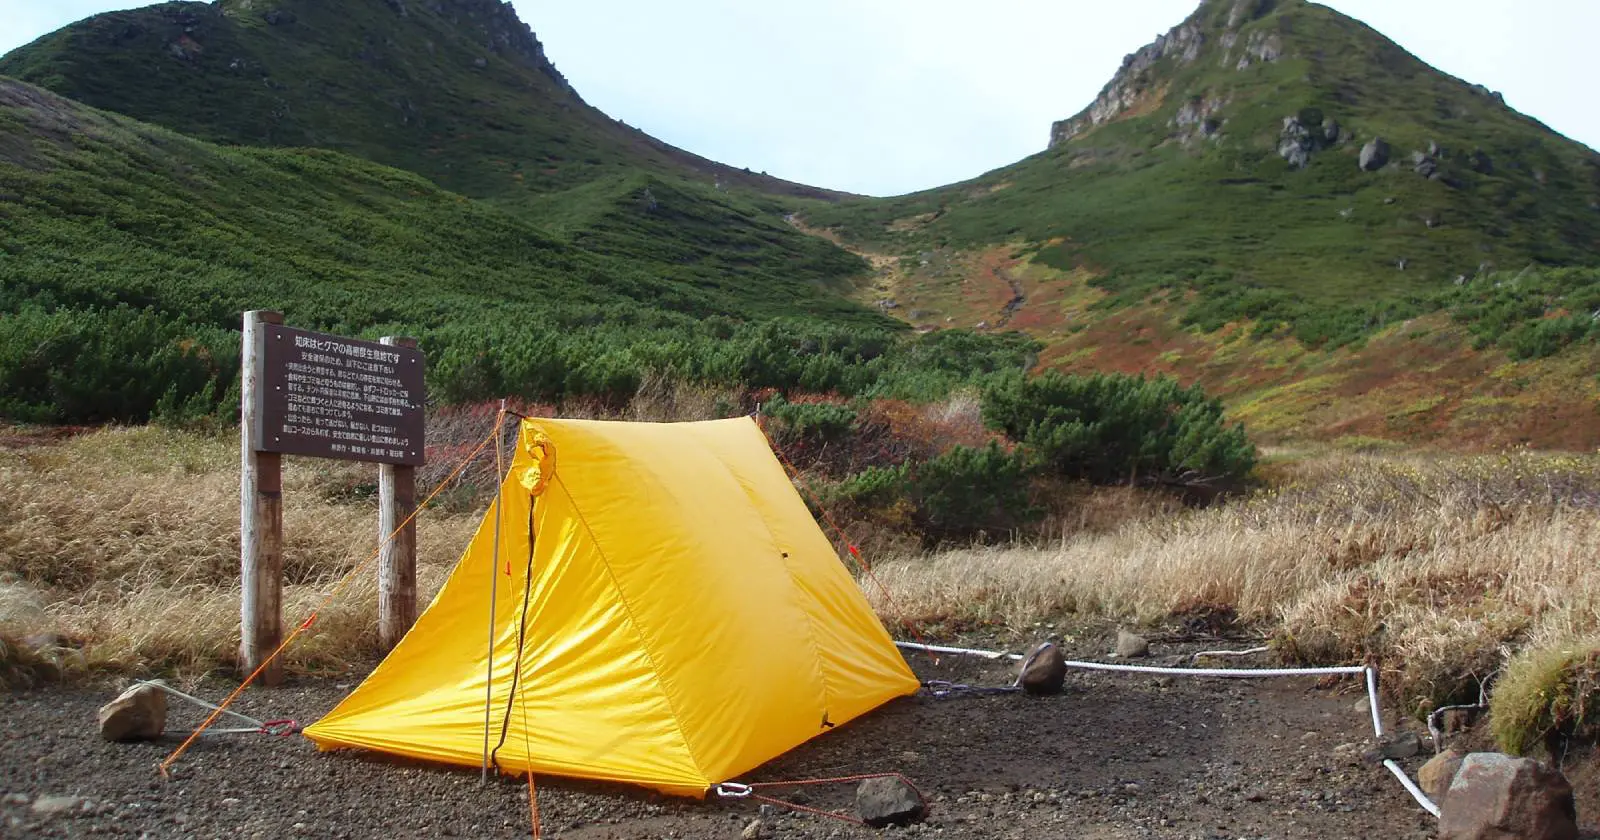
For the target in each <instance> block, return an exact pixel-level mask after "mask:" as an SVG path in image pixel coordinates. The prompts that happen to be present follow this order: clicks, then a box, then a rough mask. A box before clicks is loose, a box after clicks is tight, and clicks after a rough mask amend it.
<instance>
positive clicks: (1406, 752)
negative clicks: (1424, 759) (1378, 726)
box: [1378, 732, 1422, 758]
mask: <svg viewBox="0 0 1600 840" xmlns="http://www.w3.org/2000/svg"><path fill="white" fill-rule="evenodd" d="M1378 749H1380V750H1381V751H1382V752H1383V757H1384V758H1411V757H1412V756H1414V755H1416V754H1417V753H1419V752H1422V739H1421V738H1420V737H1418V736H1417V733H1415V732H1401V733H1399V734H1398V735H1394V736H1392V737H1390V738H1388V739H1386V740H1385V741H1384V742H1383V743H1382V744H1381V745H1380V746H1379V747H1378Z"/></svg>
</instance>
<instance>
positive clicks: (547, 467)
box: [306, 418, 918, 796]
mask: <svg viewBox="0 0 1600 840" xmlns="http://www.w3.org/2000/svg"><path fill="white" fill-rule="evenodd" d="M519 436H520V445H519V446H518V447H517V455H516V458H515V461H514V463H513V465H512V469H511V470H510V473H509V475H508V477H507V478H506V480H505V483H504V485H503V486H502V493H501V498H502V500H503V507H502V510H501V511H500V513H499V533H500V539H499V551H498V561H496V551H495V530H496V529H495V519H496V516H495V511H494V510H493V509H491V511H490V513H489V515H488V516H486V517H485V519H484V521H483V523H482V524H481V525H480V526H479V529H478V532H477V535H476V536H475V537H474V539H473V541H472V543H471V545H470V546H469V547H468V549H467V551H466V553H465V555H464V556H463V557H462V559H461V561H460V562H459V563H458V565H457V566H456V568H455V570H454V571H453V572H452V573H451V575H450V577H449V579H448V580H447V581H446V582H445V585H444V587H443V589H441V590H440V592H439V594H438V596H437V597H436V598H435V599H434V602H433V604H432V605H431V606H429V607H428V609H427V610H426V611H424V612H423V614H422V615H421V616H420V617H419V618H418V620H417V623H416V625H415V626H414V627H413V628H412V630H411V632H410V633H408V634H407V635H406V637H405V638H404V639H403V640H402V641H401V642H400V644H399V645H398V646H397V647H396V648H395V649H394V650H393V651H392V652H391V653H390V654H389V656H388V657H387V658H386V659H384V661H383V662H382V663H381V664H380V665H379V666H378V668H377V669H376V670H375V671H373V673H372V674H371V675H370V676H369V677H368V678H367V679H366V681H365V682H363V683H362V684H361V685H360V686H359V687H357V688H356V690H355V691H353V692H352V693H351V694H350V695H349V696H348V697H346V698H345V699H344V701H343V702H341V703H340V704H339V705H338V707H337V708H335V709H334V710H333V711H332V712H330V713H329V714H328V716H327V717H325V718H323V719H322V720H321V721H319V722H317V723H316V724H315V725H313V726H311V727H308V728H307V729H306V735H307V736H308V737H310V738H311V739H312V740H314V741H315V742H316V743H317V744H318V746H319V747H321V748H323V749H332V748H338V747H356V748H366V749H372V750H379V751H383V752H389V753H395V754H399V755H404V756H411V757H415V758H421V759H429V760H436V761H444V762H451V763H456V764H464V765H470V766H474V767H476V766H478V765H479V764H480V762H481V761H482V757H483V748H484V708H485V701H486V690H485V686H486V684H487V683H486V672H487V670H488V668H487V666H488V652H487V647H488V645H487V640H488V635H489V609H490V591H491V576H497V577H496V580H495V585H494V587H493V588H494V590H495V592H496V594H495V597H494V604H493V607H494V619H493V627H494V653H493V658H494V663H493V665H494V669H493V670H494V677H493V686H492V689H490V690H489V691H488V692H487V694H488V695H489V697H488V701H489V705H490V726H489V733H490V747H491V748H492V747H494V746H495V745H497V744H500V743H501V738H502V730H503V734H504V743H503V745H502V746H500V747H499V749H498V751H497V753H496V759H497V763H498V766H499V767H500V768H501V769H502V770H503V771H506V772H518V771H524V770H528V769H531V770H533V771H534V772H536V773H543V774H553V775H562V776H575V777H581V778H589V779H602V780H610V781H619V782H628V783H634V784H640V785H645V786H649V787H653V788H657V789H660V790H663V791H667V792H670V793H676V794H686V795H692V796H700V795H704V793H705V791H706V789H707V788H708V787H709V786H711V785H713V784H715V783H717V782H720V781H727V780H730V779H732V778H733V777H735V776H737V775H738V774H740V773H743V772H745V771H746V770H749V769H751V768H753V767H755V766H757V765H759V764H762V763H764V762H766V761H768V760H770V759H772V758H774V757H776V756H778V755H780V754H782V753H784V752H786V751H788V750H789V749H791V748H793V747H795V746H797V745H799V744H800V743H802V742H804V741H806V740H808V739H810V738H812V737H815V736H816V735H819V734H822V733H823V732H826V731H827V730H828V729H829V728H831V727H833V726H836V725H839V724H843V723H845V722H847V721H849V720H851V719H853V718H855V717H857V716H859V715H861V714H863V713H865V712H867V711H869V710H871V709H873V708H875V707H877V706H878V705H880V704H882V703H884V702H885V701H887V700H889V699H891V698H893V697H896V696H900V695H904V694H909V693H912V692H914V691H915V690H916V689H917V685H918V683H917V680H916V678H915V677H914V676H913V675H912V674H911V671H910V669H909V668H908V667H907V666H906V663H905V660H904V659H903V658H901V656H900V654H899V652H898V651H897V650H896V649H895V647H894V644H893V642H892V640H891V639H890V638H889V636H888V634H887V633H886V632H885V631H884V629H883V626H882V624H881V623H880V622H879V621H878V619H877V617H876V616H875V615H874V614H873V612H872V610H871V608H870V607H869V606H868V605H867V603H866V599H865V598H863V597H862V595H861V592H860V590H859V589H858V588H857V586H856V583H855V581H854V579H853V578H852V577H851V576H850V574H849V573H848V571H847V570H846V569H845V568H844V566H843V565H842V564H841V563H840V562H839V560H838V558H837V557H836V555H835V554H834V552H833V548H832V546H831V545H830V544H829V541H828V539H827V538H826V537H825V536H824V535H823V533H822V532H821V530H820V529H819V528H818V527H817V525H816V522H815V521H814V520H813V519H812V518H811V515H810V513H809V512H808V511H807V509H806V507H805V504H804V502H803V501H802V500H801V499H800V497H799V495H798V494H797V493H796V492H795V489H794V486H793V485H792V484H791V483H790V480H789V478H788V476H787V474H786V473H785V472H784V469H783V467H782V466H781V465H780V464H779V463H778V461H777V459H776V458H774V457H773V454H772V452H771V450H770V449H769V447H768V444H767V440H766V438H765V436H764V435H763V434H762V432H761V430H760V429H759V428H758V427H757V426H756V424H755V423H754V421H752V420H750V419H749V418H739V419H734V420H717V421H709V422H702V423H617V422H598V421H575V420H530V421H525V422H524V423H523V424H522V426H521V429H520V432H519ZM530 488H532V489H533V491H534V492H536V493H538V495H537V496H536V497H535V496H533V495H530ZM530 508H531V511H532V513H531V519H530ZM530 521H531V525H532V533H533V534H534V535H535V537H534V539H533V541H532V542H533V551H532V554H531V560H530V553H529V537H530V527H529V526H530ZM530 566H531V574H530V572H529V570H530ZM508 569H509V574H508ZM525 598H526V604H527V605H526V616H527V620H526V625H525V626H524V624H523V620H522V619H523V614H524V599H525ZM519 631H521V632H523V634H524V638H523V640H522V649H521V656H520V660H519V658H518V655H517V650H518V634H519ZM514 675H515V677H514ZM513 683H515V685H516V688H515V697H513V696H512V694H513ZM513 701H514V702H513ZM508 702H510V703H511V705H510V711H509V715H508V714H507V704H508Z"/></svg>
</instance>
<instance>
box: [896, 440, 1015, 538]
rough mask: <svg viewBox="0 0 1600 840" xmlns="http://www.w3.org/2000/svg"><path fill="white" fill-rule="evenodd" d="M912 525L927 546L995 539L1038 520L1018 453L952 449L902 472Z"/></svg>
mask: <svg viewBox="0 0 1600 840" xmlns="http://www.w3.org/2000/svg"><path fill="white" fill-rule="evenodd" d="M901 475H902V492H903V493H904V494H905V497H906V499H907V501H908V502H910V504H911V509H912V515H911V519H912V522H913V523H914V524H915V525H916V526H917V530H918V531H920V532H921V533H922V535H923V540H924V541H925V542H928V543H934V544H936V543H941V542H955V541H965V540H973V539H998V538H1002V537H1006V536H1009V535H1010V534H1011V532H1013V531H1015V530H1016V529H1018V528H1021V527H1022V526H1024V525H1027V524H1029V523H1031V522H1033V521H1034V520H1036V519H1038V517H1039V514H1040V510H1039V509H1038V508H1037V507H1035V506H1033V505H1032V504H1031V502H1030V500H1029V498H1028V467H1027V463H1026V459H1025V458H1024V457H1023V454H1022V453H1021V452H1006V451H1005V450H1003V449H1001V448H1000V445H999V444H997V443H995V442H994V441H990V442H989V445H988V446H986V447H984V448H982V449H976V448H972V447H967V446H957V447H953V448H952V449H950V450H949V451H948V452H945V453H944V454H942V455H939V456H938V457H935V458H932V459H930V460H927V461H924V462H922V463H919V464H912V465H907V466H905V467H902V468H901Z"/></svg>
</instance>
